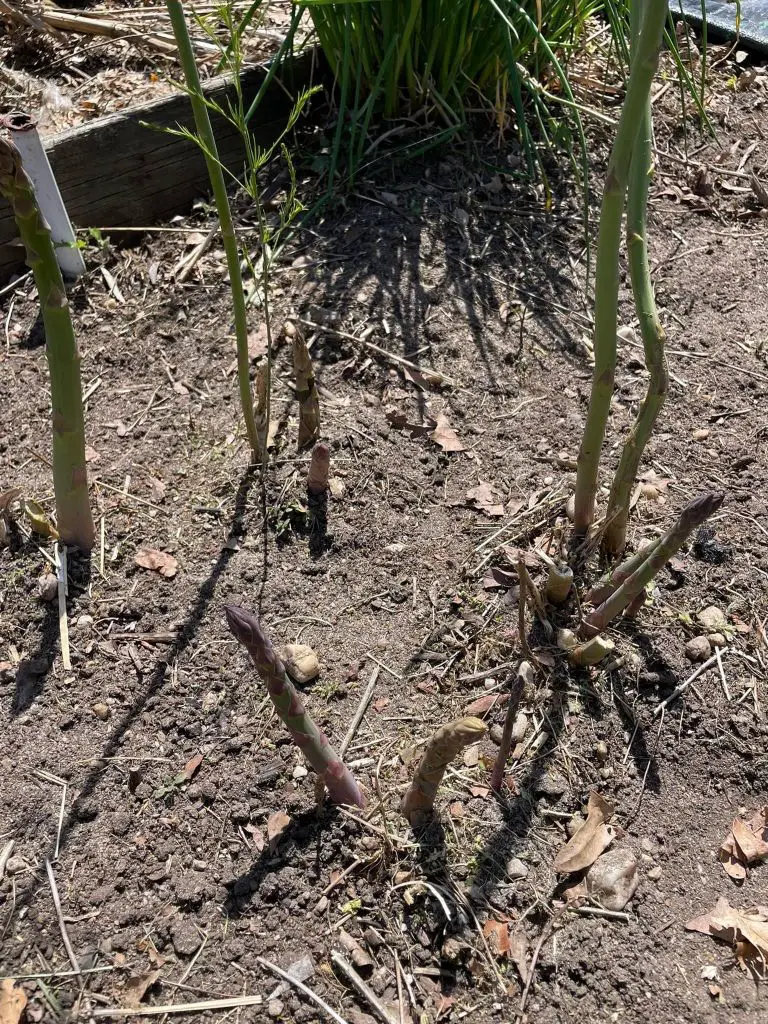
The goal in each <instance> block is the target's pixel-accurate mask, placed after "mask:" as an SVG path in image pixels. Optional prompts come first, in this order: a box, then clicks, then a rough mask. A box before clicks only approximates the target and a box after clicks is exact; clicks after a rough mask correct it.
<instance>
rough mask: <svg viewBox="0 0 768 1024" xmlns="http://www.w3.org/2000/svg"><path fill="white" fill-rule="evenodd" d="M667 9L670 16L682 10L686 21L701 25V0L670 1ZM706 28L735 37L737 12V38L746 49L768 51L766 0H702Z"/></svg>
mask: <svg viewBox="0 0 768 1024" xmlns="http://www.w3.org/2000/svg"><path fill="white" fill-rule="evenodd" d="M669 9H670V11H671V13H672V16H673V17H674V16H675V15H679V14H680V13H681V12H682V13H683V14H684V15H685V17H686V19H687V20H688V21H691V22H693V23H694V24H696V25H700V24H701V20H702V4H701V2H700V0H671V3H670V5H669ZM704 9H705V11H706V18H707V28H708V30H709V31H710V32H713V33H714V32H717V34H718V35H725V36H729V37H731V38H735V37H736V17H737V13H738V16H739V18H740V19H741V24H740V32H739V41H740V42H741V43H742V44H743V45H744V47H745V49H746V48H750V47H751V48H753V49H755V50H759V51H760V52H761V53H765V54H768V0H741V4H738V5H737V4H736V3H724V2H723V0H705V3H704Z"/></svg>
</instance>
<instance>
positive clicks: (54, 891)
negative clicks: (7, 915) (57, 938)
mask: <svg viewBox="0 0 768 1024" xmlns="http://www.w3.org/2000/svg"><path fill="white" fill-rule="evenodd" d="M45 870H46V871H47V872H48V882H49V883H50V886H51V896H52V898H53V906H54V909H55V911H56V917H57V919H58V922H59V931H60V932H61V941H62V942H63V943H64V949H66V951H67V956H68V957H69V962H70V963H71V964H72V970H73V971H74V972H75V973H76V974H77V976H78V977H80V964H79V963H78V960H77V957H76V956H75V951H74V949H73V948H72V943H71V942H70V941H69V935H68V934H67V926H66V924H65V923H64V914H63V913H62V911H61V900H60V899H59V890H58V888H57V886H56V876H55V875H54V873H53V868H52V866H51V862H50V861H49V860H46V862H45Z"/></svg>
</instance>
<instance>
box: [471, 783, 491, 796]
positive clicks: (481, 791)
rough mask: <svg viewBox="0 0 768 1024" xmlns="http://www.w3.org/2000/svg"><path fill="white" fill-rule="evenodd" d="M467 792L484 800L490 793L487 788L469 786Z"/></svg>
mask: <svg viewBox="0 0 768 1024" xmlns="http://www.w3.org/2000/svg"><path fill="white" fill-rule="evenodd" d="M469 792H470V794H471V795H472V796H479V797H481V798H483V799H484V798H485V797H487V796H488V794H489V793H490V792H491V791H490V789H489V788H488V786H470V787H469Z"/></svg>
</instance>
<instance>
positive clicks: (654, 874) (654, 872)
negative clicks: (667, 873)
mask: <svg viewBox="0 0 768 1024" xmlns="http://www.w3.org/2000/svg"><path fill="white" fill-rule="evenodd" d="M661 870H662V869H661V866H660V865H659V864H657V865H656V867H655V868H651V870H650V871H649V872H648V877H649V878H650V879H651V881H652V882H656V881H658V879H659V878H661Z"/></svg>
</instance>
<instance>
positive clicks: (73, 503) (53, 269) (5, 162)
mask: <svg viewBox="0 0 768 1024" xmlns="http://www.w3.org/2000/svg"><path fill="white" fill-rule="evenodd" d="M0 195H3V196H5V198H6V199H7V200H8V202H9V203H10V205H11V209H12V210H13V215H14V217H15V220H16V225H17V227H18V229H19V234H20V235H21V240H22V242H23V243H24V247H25V249H26V252H27V263H28V265H29V267H30V268H31V270H32V273H33V275H34V278H35V284H36V285H37V291H38V294H39V296H40V306H41V309H42V315H43V326H44V327H45V353H46V356H47V358H48V367H49V369H50V374H51V412H52V419H53V490H54V495H55V498H56V524H57V528H58V531H59V536H60V538H61V540H62V542H63V543H64V544H67V545H75V546H76V547H79V548H82V549H83V551H90V550H91V548H92V547H93V542H94V537H95V531H94V528H93V518H92V517H91V509H90V506H89V504H88V474H87V471H86V466H85V426H84V422H83V392H82V385H81V382H80V356H79V354H78V351H77V343H76V341H75V332H74V329H73V327H72V317H71V315H70V311H69V302H68V300H67V293H66V291H65V289H64V281H63V279H62V276H61V270H60V268H59V264H58V263H57V261H56V253H55V250H54V247H53V242H52V241H51V232H50V230H49V228H48V225H47V224H46V222H45V220H44V219H43V217H42V216H41V214H40V210H39V209H38V205H37V200H36V198H35V191H34V188H33V186H32V182H31V180H30V179H29V177H28V175H27V174H26V172H25V170H24V168H23V166H22V161H21V156H20V154H19V151H18V150H17V148H16V147H15V146H14V145H13V144H12V143H10V142H8V141H7V140H6V139H4V138H2V136H0Z"/></svg>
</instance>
